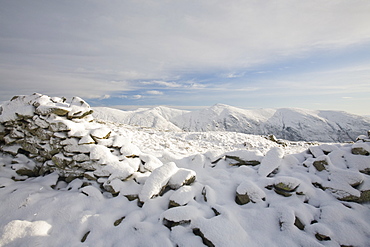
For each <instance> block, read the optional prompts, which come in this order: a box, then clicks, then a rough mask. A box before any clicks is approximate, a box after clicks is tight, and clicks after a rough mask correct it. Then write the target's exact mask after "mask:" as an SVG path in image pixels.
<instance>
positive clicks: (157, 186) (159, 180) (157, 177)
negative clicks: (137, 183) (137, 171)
mask: <svg viewBox="0 0 370 247" xmlns="http://www.w3.org/2000/svg"><path fill="white" fill-rule="evenodd" d="M177 170H178V168H177V166H176V164H175V163H174V162H170V163H167V164H165V165H163V166H161V167H158V168H157V169H155V170H153V172H152V173H151V174H150V175H149V177H148V178H147V180H146V181H145V184H144V186H143V188H142V190H141V191H140V194H139V199H140V201H141V202H143V203H145V202H146V201H147V200H149V199H151V198H153V197H155V196H157V195H158V194H159V193H160V192H161V190H162V189H163V188H164V187H165V186H166V185H167V183H168V181H169V180H170V178H171V177H172V175H173V174H175V173H176V172H177Z"/></svg>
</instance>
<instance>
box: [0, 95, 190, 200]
mask: <svg viewBox="0 0 370 247" xmlns="http://www.w3.org/2000/svg"><path fill="white" fill-rule="evenodd" d="M0 112H1V115H0V144H1V146H0V150H1V151H2V152H4V153H8V154H10V155H12V156H14V159H15V160H17V159H18V158H20V157H23V156H25V157H26V158H28V159H30V160H32V163H31V164H30V163H29V162H28V163H24V162H18V161H14V165H13V168H14V169H15V170H16V172H17V173H18V174H19V175H22V176H41V175H46V174H49V173H53V172H57V173H58V175H59V176H60V177H62V178H63V179H64V180H65V181H67V182H70V181H72V180H73V179H75V178H84V179H87V180H88V181H96V182H98V183H99V184H100V185H101V187H102V188H104V190H105V191H108V192H110V193H111V194H113V195H115V194H118V193H119V192H120V191H121V188H122V186H123V185H122V183H123V182H124V181H126V180H128V179H129V178H131V177H132V176H133V175H134V174H135V173H136V174H139V173H148V172H149V173H152V172H153V174H151V175H149V177H148V182H147V183H144V186H142V187H143V188H141V187H140V189H136V190H135V191H133V193H129V194H127V195H126V194H125V195H126V196H127V197H130V198H138V197H139V194H140V199H141V202H145V201H146V200H148V199H150V198H152V197H155V196H157V195H158V194H160V192H161V190H162V189H163V188H164V187H166V186H167V185H168V188H169V189H178V188H180V187H181V186H183V185H188V184H191V183H193V182H194V181H195V172H194V171H192V170H188V169H183V168H182V169H179V168H177V166H176V164H175V163H169V164H166V165H163V163H162V162H161V161H160V160H158V159H157V158H156V157H154V156H152V155H148V154H144V153H142V152H141V151H140V149H139V148H138V147H136V146H135V145H133V144H132V143H131V141H130V140H126V138H125V137H123V136H120V135H119V134H117V133H113V131H112V130H111V129H109V128H107V127H106V126H104V125H102V124H99V123H96V122H95V121H94V119H93V117H92V116H91V113H92V110H91V108H90V106H89V105H88V104H87V103H86V102H85V101H84V100H83V99H81V98H79V97H74V98H73V99H72V102H71V103H66V99H64V98H57V97H54V98H51V97H48V96H46V95H42V94H37V93H35V94H33V95H30V96H15V97H13V98H12V100H10V101H9V102H7V103H5V104H4V105H3V106H2V107H1V111H0ZM168 167H170V168H171V169H169V170H168V169H166V168H168ZM169 171H172V173H171V172H169ZM130 181H132V180H130ZM131 187H132V186H131Z"/></svg>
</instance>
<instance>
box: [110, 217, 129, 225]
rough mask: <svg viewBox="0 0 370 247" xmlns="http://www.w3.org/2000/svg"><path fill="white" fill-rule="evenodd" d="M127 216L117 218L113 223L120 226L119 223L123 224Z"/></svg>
mask: <svg viewBox="0 0 370 247" xmlns="http://www.w3.org/2000/svg"><path fill="white" fill-rule="evenodd" d="M125 218H126V217H125V216H122V217H121V218H119V219H117V220H116V221H114V223H113V225H114V226H118V225H119V224H121V222H122V221H123V220H124V219H125Z"/></svg>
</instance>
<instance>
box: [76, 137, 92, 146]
mask: <svg viewBox="0 0 370 247" xmlns="http://www.w3.org/2000/svg"><path fill="white" fill-rule="evenodd" d="M84 144H95V140H94V139H93V138H92V137H91V136H90V135H86V136H84V137H82V138H81V140H80V141H79V142H78V145H84Z"/></svg>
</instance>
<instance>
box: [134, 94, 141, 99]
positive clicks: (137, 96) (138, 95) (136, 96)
mask: <svg viewBox="0 0 370 247" xmlns="http://www.w3.org/2000/svg"><path fill="white" fill-rule="evenodd" d="M142 97H143V96H142V95H140V94H136V95H132V96H131V98H132V99H141V98H142Z"/></svg>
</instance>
